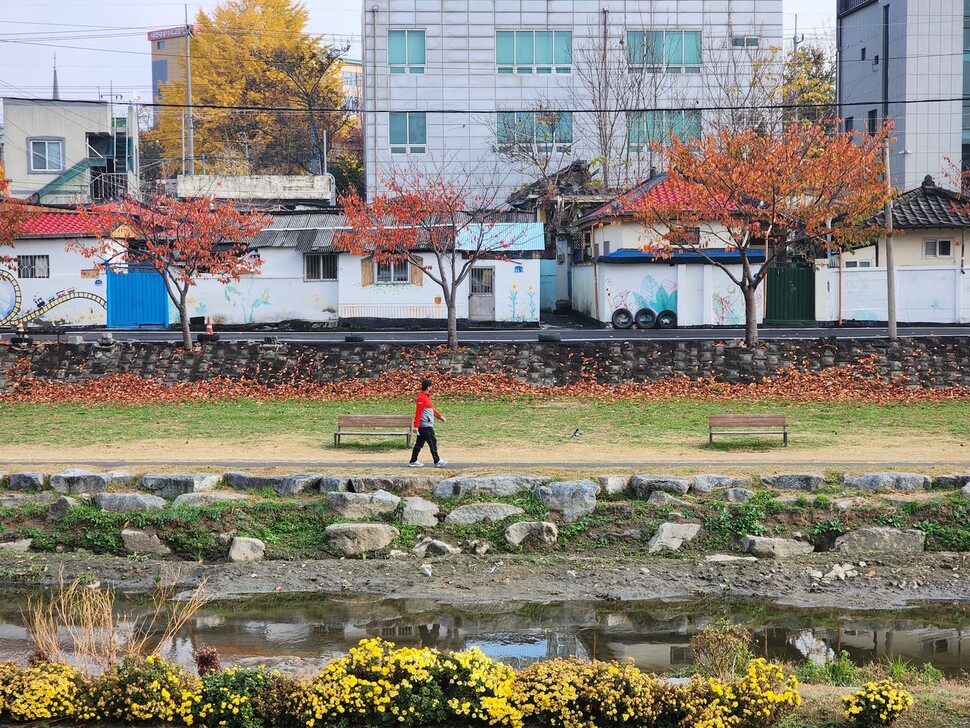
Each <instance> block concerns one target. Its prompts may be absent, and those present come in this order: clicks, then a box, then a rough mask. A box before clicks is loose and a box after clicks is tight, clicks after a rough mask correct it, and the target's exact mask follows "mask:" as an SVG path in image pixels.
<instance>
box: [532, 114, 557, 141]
mask: <svg viewBox="0 0 970 728" xmlns="http://www.w3.org/2000/svg"><path fill="white" fill-rule="evenodd" d="M555 128H556V114H554V113H550V112H543V113H539V114H536V125H535V130H536V142H537V143H538V144H550V143H551V142H552V137H553V130H554V129H555Z"/></svg>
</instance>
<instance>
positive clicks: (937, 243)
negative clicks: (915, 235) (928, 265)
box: [923, 240, 953, 258]
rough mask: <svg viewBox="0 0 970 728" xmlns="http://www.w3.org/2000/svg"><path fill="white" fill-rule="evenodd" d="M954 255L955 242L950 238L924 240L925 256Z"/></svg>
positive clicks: (941, 256)
mask: <svg viewBox="0 0 970 728" xmlns="http://www.w3.org/2000/svg"><path fill="white" fill-rule="evenodd" d="M952 255H953V243H952V242H951V241H950V240H924V241H923V257H924V258H949V257H951V256H952Z"/></svg>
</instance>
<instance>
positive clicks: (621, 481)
mask: <svg viewBox="0 0 970 728" xmlns="http://www.w3.org/2000/svg"><path fill="white" fill-rule="evenodd" d="M596 480H598V481H599V484H600V487H601V488H602V489H603V492H604V493H606V494H607V495H622V494H623V493H626V492H627V491H628V490H629V489H630V477H629V476H628V475H600V476H599V477H598V478H596Z"/></svg>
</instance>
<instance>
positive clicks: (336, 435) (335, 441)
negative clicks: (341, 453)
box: [333, 432, 340, 447]
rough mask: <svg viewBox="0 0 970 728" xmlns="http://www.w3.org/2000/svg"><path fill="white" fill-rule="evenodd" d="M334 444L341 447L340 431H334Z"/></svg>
mask: <svg viewBox="0 0 970 728" xmlns="http://www.w3.org/2000/svg"><path fill="white" fill-rule="evenodd" d="M333 446H334V447H340V433H338V432H335V433H333Z"/></svg>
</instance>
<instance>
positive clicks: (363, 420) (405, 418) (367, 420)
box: [337, 415, 414, 427]
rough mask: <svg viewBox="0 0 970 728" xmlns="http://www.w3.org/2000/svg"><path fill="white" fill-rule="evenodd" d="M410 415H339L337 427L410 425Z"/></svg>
mask: <svg viewBox="0 0 970 728" xmlns="http://www.w3.org/2000/svg"><path fill="white" fill-rule="evenodd" d="M413 421H414V419H413V418H412V417H411V416H410V415H337V427H410V426H411V423H412V422H413Z"/></svg>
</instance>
